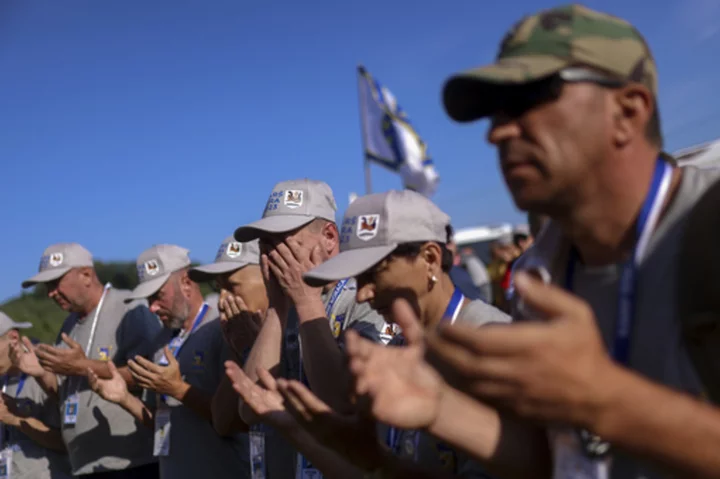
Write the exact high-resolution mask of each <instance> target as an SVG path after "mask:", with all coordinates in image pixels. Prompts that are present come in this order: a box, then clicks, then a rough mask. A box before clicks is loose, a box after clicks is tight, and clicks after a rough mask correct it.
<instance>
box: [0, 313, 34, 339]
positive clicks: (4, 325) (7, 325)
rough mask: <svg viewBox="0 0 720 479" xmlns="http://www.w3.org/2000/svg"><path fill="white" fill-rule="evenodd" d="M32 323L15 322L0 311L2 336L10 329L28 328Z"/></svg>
mask: <svg viewBox="0 0 720 479" xmlns="http://www.w3.org/2000/svg"><path fill="white" fill-rule="evenodd" d="M32 326H33V325H32V323H16V322H15V321H13V320H12V318H10V316H8V315H7V314H5V313H3V312H2V311H0V336H4V335H5V334H6V333H7V332H8V331H10V330H11V329H29V328H32Z"/></svg>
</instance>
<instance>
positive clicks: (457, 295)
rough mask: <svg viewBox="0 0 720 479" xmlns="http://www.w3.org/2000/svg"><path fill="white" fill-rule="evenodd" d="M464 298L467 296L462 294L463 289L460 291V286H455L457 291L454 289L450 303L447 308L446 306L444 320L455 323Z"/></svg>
mask: <svg viewBox="0 0 720 479" xmlns="http://www.w3.org/2000/svg"><path fill="white" fill-rule="evenodd" d="M464 299H465V296H464V295H463V294H462V291H460V289H459V288H455V291H453V294H452V296H451V297H450V302H449V303H448V306H447V308H445V313H444V314H443V316H442V321H450V324H452V323H454V322H455V320H456V319H457V317H458V314H459V313H460V309H461V308H462V304H463V300H464Z"/></svg>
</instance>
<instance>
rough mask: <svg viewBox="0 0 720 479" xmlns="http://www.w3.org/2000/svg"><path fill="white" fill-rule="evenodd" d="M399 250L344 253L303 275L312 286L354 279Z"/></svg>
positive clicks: (359, 250)
mask: <svg viewBox="0 0 720 479" xmlns="http://www.w3.org/2000/svg"><path fill="white" fill-rule="evenodd" d="M395 248H397V245H396V244H392V245H388V246H373V247H371V248H358V249H353V250H349V251H343V252H342V253H340V254H339V255H337V256H335V257H333V258H330V259H329V260H327V261H325V262H324V263H323V264H321V265H320V266H318V267H317V268H313V269H311V270H310V271H308V272H307V273H305V274H304V275H303V279H304V280H305V282H306V283H307V284H309V285H311V286H320V285H323V284H327V283H330V282H332V281H338V280H340V279H345V278H352V277H355V276H358V275H360V274H362V273H364V272H365V271H367V270H369V269H370V268H372V267H373V266H375V265H376V264H378V263H379V262H380V261H382V260H383V258H385V257H386V256H387V255H389V254H390V253H392V252H393V250H394V249H395Z"/></svg>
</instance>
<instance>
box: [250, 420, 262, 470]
mask: <svg viewBox="0 0 720 479" xmlns="http://www.w3.org/2000/svg"><path fill="white" fill-rule="evenodd" d="M248 436H249V437H250V473H251V477H252V479H265V476H266V470H265V433H264V432H263V431H262V428H260V427H255V426H253V428H252V429H251V430H250V433H249V434H248Z"/></svg>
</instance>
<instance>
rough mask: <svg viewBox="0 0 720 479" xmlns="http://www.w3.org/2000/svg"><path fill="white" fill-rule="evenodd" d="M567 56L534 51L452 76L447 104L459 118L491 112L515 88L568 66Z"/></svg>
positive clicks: (449, 111) (445, 90) (445, 95)
mask: <svg viewBox="0 0 720 479" xmlns="http://www.w3.org/2000/svg"><path fill="white" fill-rule="evenodd" d="M568 65H569V64H568V62H567V60H564V59H561V58H557V57H553V56H546V55H533V56H527V57H511V58H501V59H500V60H498V61H497V62H496V63H493V64H492V65H487V66H484V67H480V68H475V69H473V70H468V71H466V72H463V73H460V74H458V75H455V76H452V77H450V78H449V79H448V81H447V82H445V86H444V87H443V104H444V105H445V111H446V112H447V114H448V116H449V117H450V118H452V119H453V120H455V121H457V122H462V123H464V122H470V121H475V120H479V119H481V118H484V117H486V116H489V115H491V114H492V113H493V112H495V111H496V110H497V108H498V107H499V106H500V104H501V102H502V100H503V97H504V96H505V95H512V91H513V90H512V89H513V88H514V87H518V86H521V85H526V84H528V83H532V82H534V81H537V80H540V79H543V78H545V77H548V76H550V75H552V74H553V73H557V72H558V71H560V70H561V69H563V68H565V67H567V66H568Z"/></svg>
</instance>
